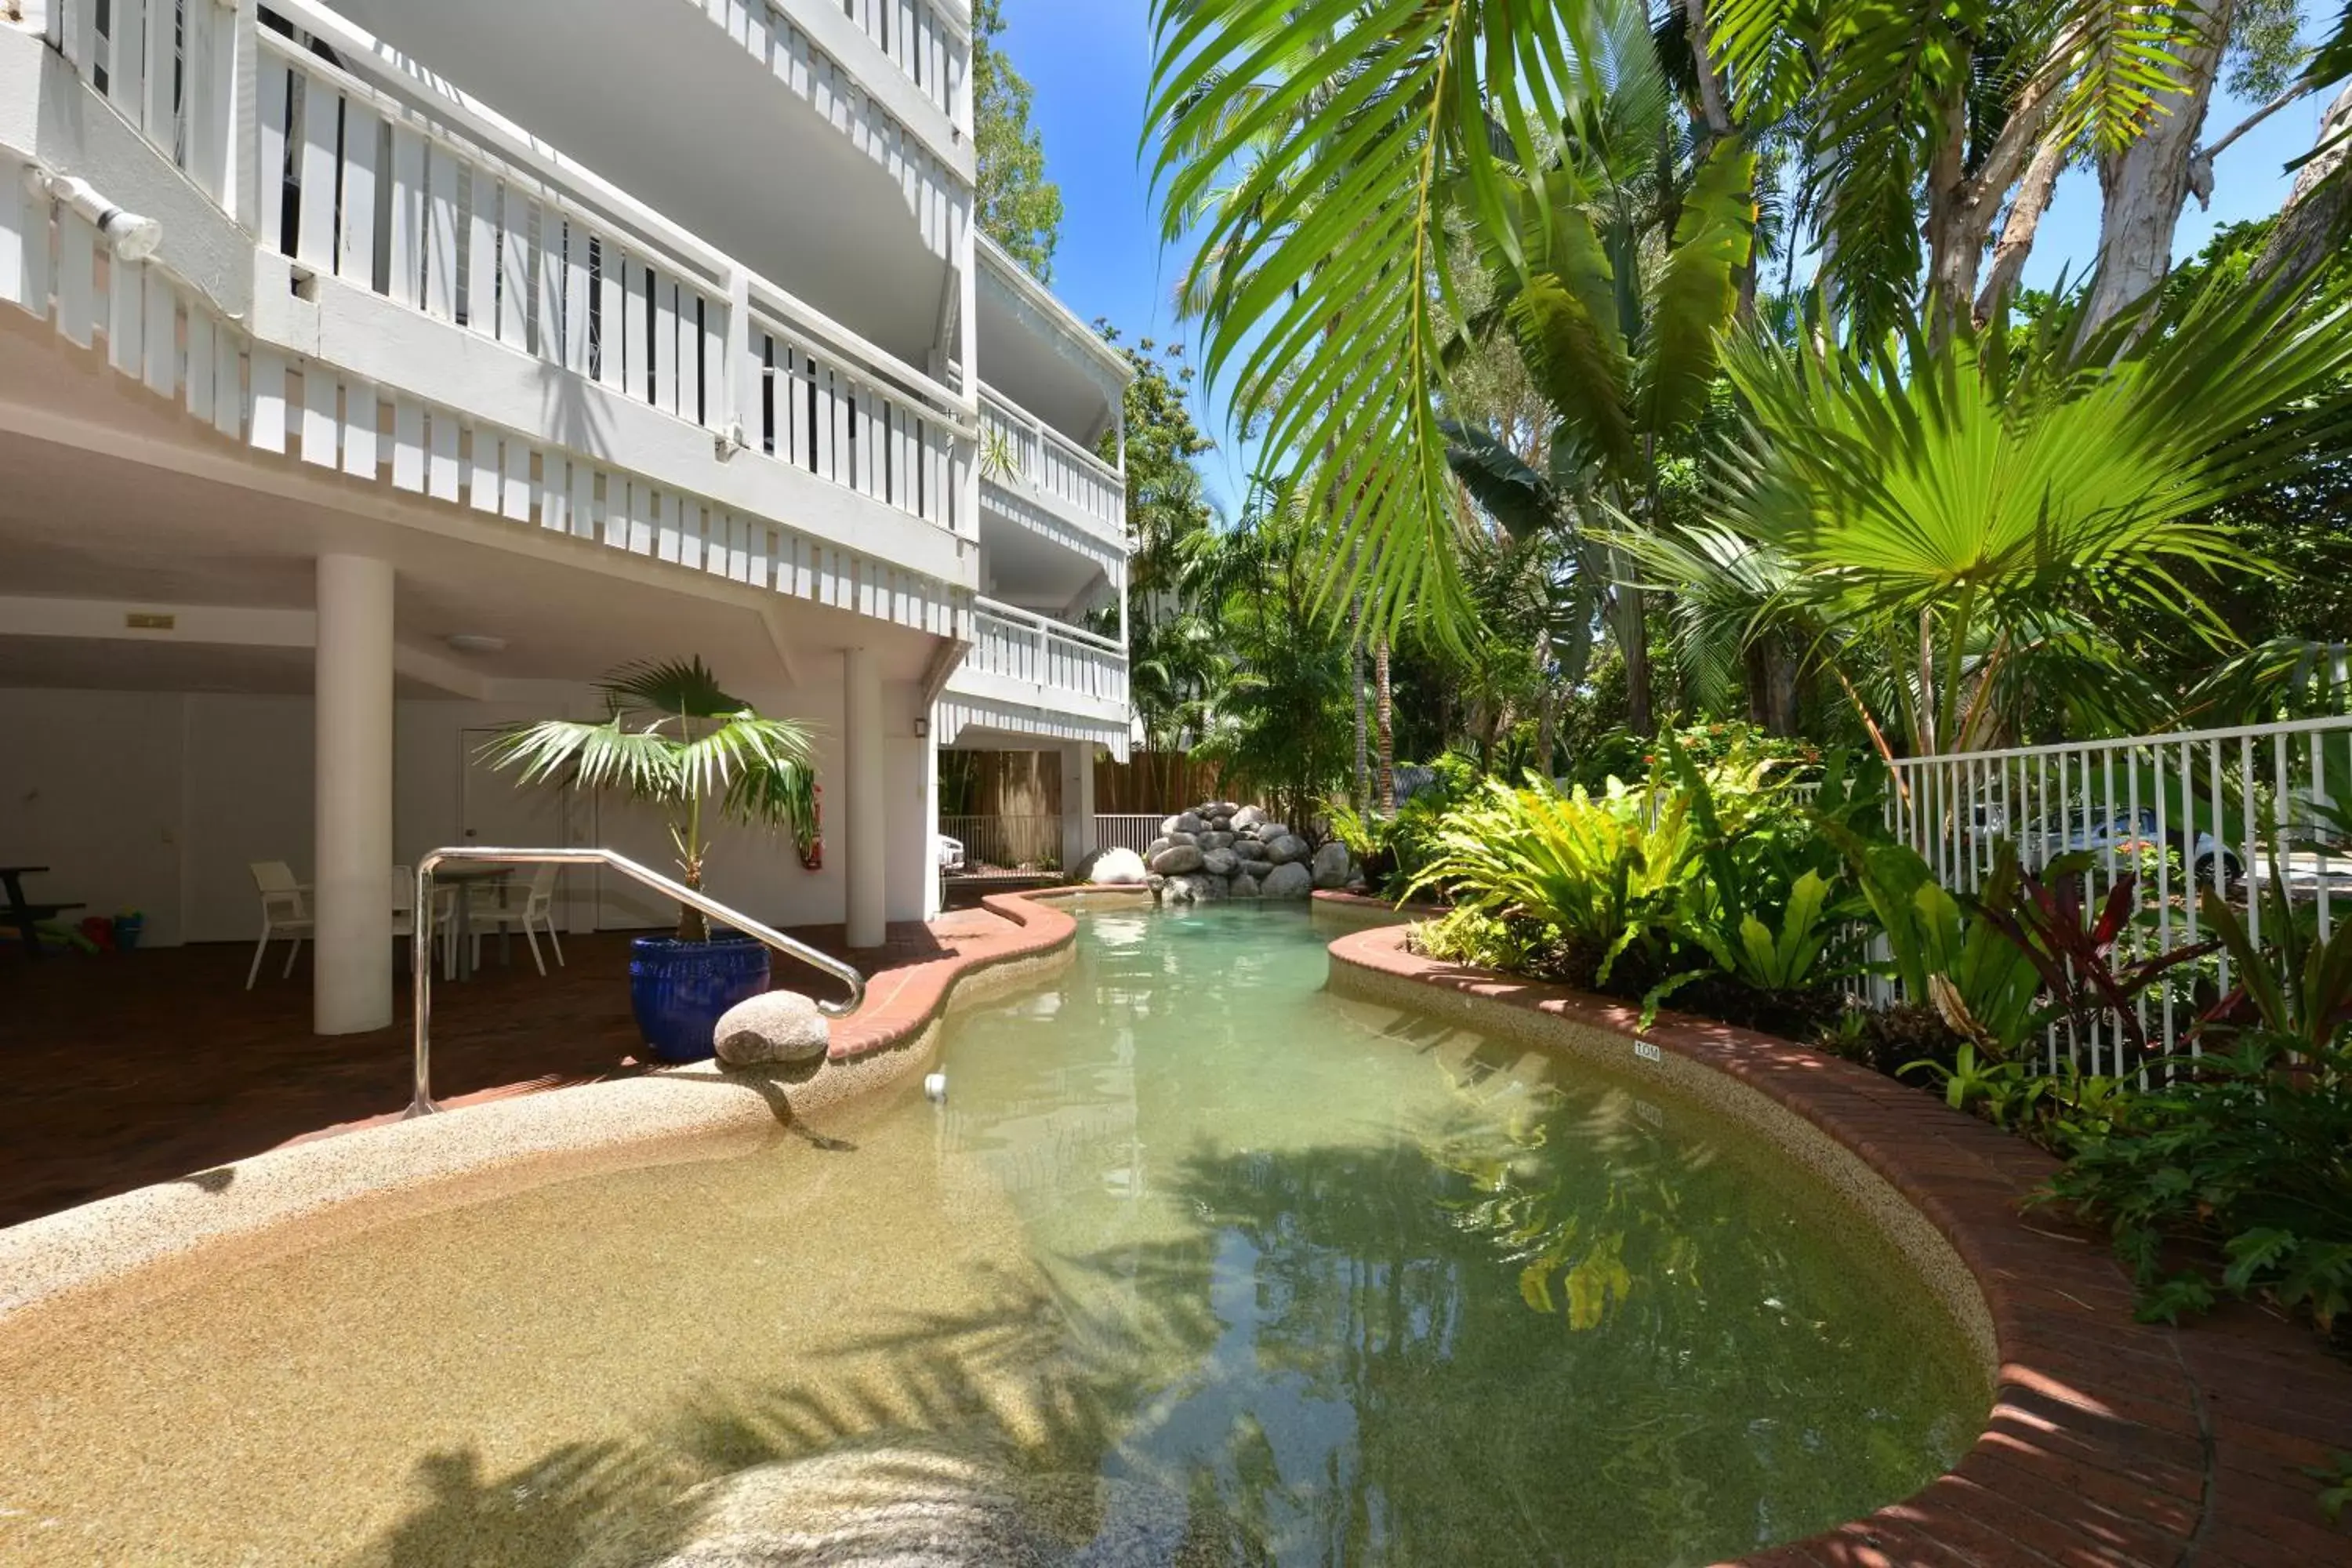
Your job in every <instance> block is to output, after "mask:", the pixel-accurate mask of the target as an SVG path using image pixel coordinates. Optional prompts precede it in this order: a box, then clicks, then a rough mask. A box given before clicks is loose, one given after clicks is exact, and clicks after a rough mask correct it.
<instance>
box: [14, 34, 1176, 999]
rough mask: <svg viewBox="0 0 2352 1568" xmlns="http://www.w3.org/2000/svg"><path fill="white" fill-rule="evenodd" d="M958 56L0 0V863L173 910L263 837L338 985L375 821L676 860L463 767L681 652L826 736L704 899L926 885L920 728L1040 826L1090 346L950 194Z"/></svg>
mask: <svg viewBox="0 0 2352 1568" xmlns="http://www.w3.org/2000/svg"><path fill="white" fill-rule="evenodd" d="M970 58H971V40H970V29H969V19H968V14H967V12H966V9H965V3H964V0H499V3H498V4H495V5H485V4H481V3H479V0H336V4H335V5H332V6H329V5H322V4H318V3H315V0H267V3H266V4H257V0H0V862H12V863H13V862H16V861H32V862H36V863H39V864H44V865H47V867H48V868H50V869H49V872H48V875H47V879H46V881H45V884H44V885H45V887H46V888H47V890H48V891H49V892H50V893H51V894H52V895H53V896H56V897H58V898H59V899H70V900H79V901H81V902H84V903H87V904H88V905H89V907H91V908H92V909H94V910H100V911H108V910H113V909H115V908H118V907H123V906H132V907H137V908H139V909H141V910H143V911H144V912H145V914H146V917H147V940H148V941H150V942H164V943H169V942H194V941H209V940H229V939H244V940H250V939H251V937H252V934H253V932H254V930H255V928H256V924H257V900H256V896H255V892H254V885H253V880H252V877H251V874H250V872H249V870H248V864H249V863H250V862H254V861H262V860H272V859H279V860H286V861H289V862H292V863H293V864H295V865H296V866H297V867H298V868H302V869H305V870H307V871H309V872H310V878H311V879H312V880H313V881H314V884H315V889H316V891H315V914H316V924H317V934H316V949H315V951H316V955H317V956H316V964H315V972H314V973H315V981H314V993H315V996H316V1004H315V1009H316V1023H317V1026H318V1027H319V1028H320V1030H321V1031H322V1032H327V1033H339V1032H345V1031H352V1030H359V1029H366V1028H372V1027H377V1026H383V1025H384V1024H386V1023H387V1022H389V1021H390V1019H391V1017H392V986H393V982H394V965H393V963H392V962H391V957H390V955H391V953H392V952H393V948H392V943H391V926H390V924H389V921H390V920H391V912H390V910H389V909H388V900H386V898H385V897H384V891H385V888H386V879H387V873H388V868H391V867H393V866H394V865H395V864H399V863H402V862H408V861H413V860H414V859H415V858H416V857H417V856H418V855H420V854H422V853H423V852H424V851H425V850H427V849H429V848H431V847H436V846H439V845H444V844H449V843H457V842H465V841H467V840H472V841H476V842H482V843H499V842H505V843H514V842H517V841H528V842H530V843H534V844H543V843H551V842H559V841H560V842H567V843H575V844H577V843H601V844H605V845H609V846H611V847H614V848H616V849H619V850H621V851H623V852H624V853H628V854H633V855H635V856H636V857H637V858H640V859H643V860H646V861H647V862H649V863H653V864H656V865H659V864H665V863H667V860H668V858H669V851H668V848H667V842H666V839H665V837H664V835H663V831H662V829H661V827H660V825H659V823H658V821H657V820H656V818H655V817H654V816H652V815H651V814H649V813H646V812H645V811H643V810H641V809H640V808H637V807H634V806H631V805H628V804H626V803H625V802H623V801H620V800H617V799H613V798H604V799H591V798H586V797H581V796H576V795H563V794H557V793H551V792H525V791H519V790H517V789H516V788H515V787H514V786H513V785H512V784H511V783H510V782H509V780H508V779H507V777H506V776H504V775H501V774H495V773H488V772H486V771H485V770H484V769H483V768H482V767H481V766H480V765H479V764H478V763H477V762H475V761H474V760H473V759H474V752H475V750H476V748H477V747H478V745H479V743H480V742H481V741H482V740H483V739H484V738H485V736H486V734H487V733H488V732H492V731H496V730H497V729H498V728H499V726H501V725H504V724H507V723H509V722H512V721H518V720H521V719H528V718H538V717H546V716H551V715H554V714H565V713H569V714H572V715H575V716H583V717H592V716H594V715H595V714H596V712H597V709H596V705H595V699H594V696H593V687H592V685H591V683H592V682H593V679H594V678H595V677H597V676H598V675H599V674H601V673H602V672H604V670H606V669H608V668H613V667H614V666H617V665H620V664H622V663H624V662H626V661H629V660H632V659H638V658H679V657H685V656H688V655H699V656H700V657H702V658H704V659H706V660H707V661H708V662H709V664H710V665H711V666H712V667H713V668H715V669H716V670H717V671H718V673H719V676H720V677H721V679H723V680H724V681H725V682H726V683H727V685H728V687H729V689H730V690H733V691H735V692H737V693H738V694H739V695H740V696H742V697H744V698H745V699H746V700H751V701H752V702H754V703H756V704H757V705H758V706H760V707H761V709H762V710H764V711H769V712H772V713H775V714H779V715H783V716H790V717H796V718H800V719H803V720H805V721H808V722H810V723H811V724H812V725H813V726H814V728H815V730H816V731H817V733H818V737H819V745H820V752H821V770H820V777H821V783H822V788H823V803H824V840H825V854H824V863H823V866H822V868H820V869H815V870H810V869H806V868H803V865H802V864H801V862H800V861H799V859H798V858H796V857H795V856H794V855H793V852H792V850H791V848H790V847H789V846H784V845H780V844H773V843H768V842H765V841H762V840H760V839H758V838H757V837H754V836H751V835H750V834H747V833H744V832H740V831H738V832H736V833H734V834H733V835H731V836H730V837H728V838H726V839H724V840H722V843H721V846H720V848H719V853H718V855H717V857H716V858H715V859H714V862H713V868H712V876H711V883H710V886H711V889H712V891H713V892H714V893H715V894H716V895H717V896H718V897H719V898H721V899H723V900H727V901H729V902H730V903H732V904H735V905H737V906H739V907H740V908H742V909H743V910H746V911H747V912H750V913H751V914H753V915H756V916H759V917H761V918H763V919H767V920H770V921H779V922H821V921H846V923H847V926H848V934H849V939H850V941H851V942H853V943H854V944H858V945H868V944H872V943H875V942H878V941H879V940H880V938H881V935H882V931H883V926H884V922H885V921H886V920H898V919H913V918H919V917H921V916H923V915H925V914H927V913H929V912H930V911H931V910H932V908H933V906H934V903H935V900H936V896H937V894H936V889H937V880H936V878H935V876H934V874H933V867H934V853H933V847H932V835H933V832H934V826H935V823H936V818H937V794H938V788H937V780H938V749H939V748H940V747H942V746H966V747H1004V748H1020V749H1043V750H1052V751H1057V752H1060V753H1061V754H1062V756H1063V757H1064V759H1065V765H1064V778H1065V783H1066V790H1065V803H1066V822H1067V823H1068V824H1069V826H1068V829H1067V830H1066V853H1068V854H1071V855H1075V853H1076V851H1077V850H1078V849H1080V848H1082V847H1084V845H1083V840H1084V837H1085V830H1086V827H1087V824H1088V823H1089V822H1090V816H1089V815H1088V814H1089V813H1090V810H1091V793H1092V792H1091V767H1090V765H1089V764H1090V761H1091V759H1092V757H1093V756H1094V755H1095V754H1096V752H1097V751H1098V750H1100V749H1103V748H1108V749H1109V750H1111V751H1112V752H1116V753H1118V754H1121V755H1123V754H1124V752H1125V750H1126V746H1127V743H1128V735H1129V715H1128V706H1127V667H1126V655H1125V651H1124V643H1123V641H1122V640H1121V639H1118V638H1116V637H1103V636H1099V635H1097V634H1096V633H1093V632H1089V631H1087V630H1085V629H1083V628H1082V627H1081V626H1079V625H1078V624H1077V623H1079V622H1080V621H1081V620H1082V619H1085V618H1087V617H1089V616H1091V617H1093V618H1094V619H1095V620H1096V622H1097V625H1103V624H1108V623H1109V622H1110V620H1111V619H1112V617H1111V616H1108V615H1106V614H1104V612H1106V611H1107V610H1108V608H1109V607H1110V606H1113V605H1121V604H1123V598H1124V593H1125V586H1126V572H1127V543H1126V520H1125V496H1124V488H1123V484H1122V481H1121V478H1120V467H1119V463H1118V451H1119V448H1120V446H1121V442H1122V432H1121V430H1120V428H1119V426H1120V407H1121V394H1122V391H1123V388H1124V387H1125V385H1126V382H1127V378H1128V374H1129V373H1128V369H1127V367H1126V365H1125V363H1124V362H1123V361H1122V359H1121V358H1120V357H1119V356H1118V354H1117V353H1113V352H1112V351H1111V350H1109V349H1108V347H1106V346H1105V345H1104V344H1103V343H1102V342H1100V341H1099V340H1098V339H1097V336H1096V335H1095V334H1094V333H1093V332H1091V331H1088V330H1087V327H1086V326H1085V325H1084V324H1083V323H1081V322H1079V321H1076V319H1074V318H1073V317H1072V316H1071V315H1070V313H1069V312H1068V311H1067V310H1066V309H1064V308H1063V306H1062V305H1061V304H1060V303H1059V302H1057V301H1056V300H1055V299H1054V298H1053V296H1052V295H1051V294H1050V293H1049V292H1047V291H1046V290H1045V289H1044V288H1042V287H1040V286H1039V285H1038V284H1037V283H1036V282H1035V281H1034V280H1033V279H1030V278H1029V277H1027V276H1026V275H1025V274H1024V272H1023V271H1022V270H1021V269H1020V268H1018V267H1017V266H1015V265H1013V263H1011V262H1010V261H1009V260H1008V259H1007V258H1004V257H1003V255H1002V254H1001V253H1000V252H998V251H997V250H996V249H995V248H994V247H992V246H991V245H989V244H988V243H986V242H985V241H983V240H979V239H976V237H975V235H974V231H973V223H972V214H973V186H972V145H971V102H970V94H969V90H968V68H969V63H970ZM1105 453H1108V454H1110V456H1109V458H1108V459H1106V458H1105V457H1104V456H1103V454H1105ZM567 875H568V876H571V877H572V881H571V882H569V883H568V884H567V885H566V887H565V889H564V893H563V898H562V912H561V918H562V920H563V921H565V922H566V923H568V925H569V926H570V927H571V928H572V929H575V930H593V929H600V928H628V927H641V926H647V925H653V924H657V923H661V922H662V921H664V920H665V918H666V917H665V915H664V912H663V911H662V910H660V909H659V908H658V907H657V906H656V904H655V903H654V902H653V901H651V900H648V899H647V898H646V896H644V895H643V894H642V893H641V892H639V891H638V890H637V889H635V886H634V885H633V884H629V883H626V882H625V881H622V880H620V879H616V878H611V877H602V876H592V875H589V874H587V873H585V872H578V873H568V874H567Z"/></svg>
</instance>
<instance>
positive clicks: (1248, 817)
mask: <svg viewBox="0 0 2352 1568" xmlns="http://www.w3.org/2000/svg"><path fill="white" fill-rule="evenodd" d="M1264 821H1265V813H1264V812H1262V811H1260V810H1259V809H1258V808H1257V807H1255V806H1254V805H1245V806H1244V807H1242V808H1241V809H1240V810H1239V811H1237V812H1235V813H1234V832H1235V833H1246V832H1248V831H1249V830H1250V829H1251V828H1253V827H1255V826H1258V825H1259V824H1260V823H1262V822H1264Z"/></svg>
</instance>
